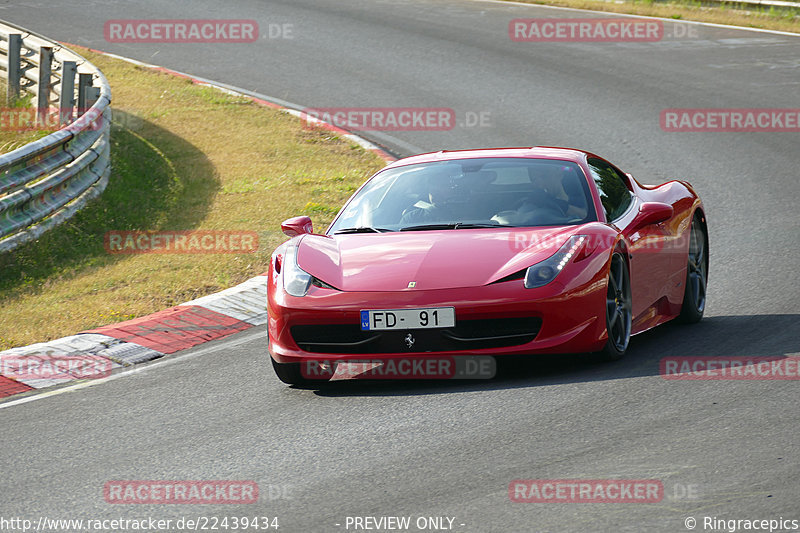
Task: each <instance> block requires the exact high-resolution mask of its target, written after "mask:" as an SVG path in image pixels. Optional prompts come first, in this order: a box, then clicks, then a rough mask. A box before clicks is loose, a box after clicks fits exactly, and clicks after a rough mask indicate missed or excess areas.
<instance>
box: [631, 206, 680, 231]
mask: <svg viewBox="0 0 800 533" xmlns="http://www.w3.org/2000/svg"><path fill="white" fill-rule="evenodd" d="M672 213H673V209H672V206H671V205H669V204H665V203H662V202H645V203H643V204H642V205H640V206H639V213H638V214H637V215H636V218H635V219H634V226H635V229H639V228H643V227H645V226H649V225H650V224H658V223H659V222H664V221H665V220H669V218H670V217H671V216H672Z"/></svg>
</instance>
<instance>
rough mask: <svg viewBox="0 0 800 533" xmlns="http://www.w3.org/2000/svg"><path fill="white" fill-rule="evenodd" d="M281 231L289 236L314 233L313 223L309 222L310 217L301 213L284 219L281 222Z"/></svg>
mask: <svg viewBox="0 0 800 533" xmlns="http://www.w3.org/2000/svg"><path fill="white" fill-rule="evenodd" d="M281 231H283V233H284V234H285V235H288V236H289V237H297V236H298V235H305V234H308V233H314V224H312V223H311V218H310V217H307V216H305V215H303V216H301V217H294V218H290V219H288V220H284V221H283V222H282V223H281Z"/></svg>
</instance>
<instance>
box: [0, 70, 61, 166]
mask: <svg viewBox="0 0 800 533" xmlns="http://www.w3.org/2000/svg"><path fill="white" fill-rule="evenodd" d="M7 90H8V85H7V84H6V80H4V79H2V78H0V102H2V104H5V102H6V91H7ZM32 100H33V96H31V95H28V96H26V97H24V98H20V99H19V100H17V101H16V102H10V105H3V106H2V111H1V112H0V154H7V153H8V152H11V151H14V150H16V149H17V148H21V147H22V146H25V145H26V144H28V143H29V142H33V141H35V140H37V139H41V138H42V137H45V136H46V135H48V134H50V133H52V132H51V131H45V130H37V129H34V128H32V127H30V128H29V127H24V128H21V127H20V126H19V117H20V112H21V111H23V110H26V109H27V110H30V112H31V116H32V113H33V112H34V111H33V106H32V105H31V101H32Z"/></svg>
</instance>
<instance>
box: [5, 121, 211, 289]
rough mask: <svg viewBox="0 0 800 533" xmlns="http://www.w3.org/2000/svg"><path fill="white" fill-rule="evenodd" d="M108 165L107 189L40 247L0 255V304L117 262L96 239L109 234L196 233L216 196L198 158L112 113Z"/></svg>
mask: <svg viewBox="0 0 800 533" xmlns="http://www.w3.org/2000/svg"><path fill="white" fill-rule="evenodd" d="M111 165H112V171H111V177H110V180H109V183H108V187H107V188H106V190H105V192H103V194H102V195H101V196H100V197H99V198H98V199H96V200H94V201H93V202H91V203H90V204H89V205H88V206H86V207H85V208H84V209H83V210H81V211H80V212H78V213H77V214H76V215H75V216H74V217H73V218H71V219H70V220H68V221H67V222H65V223H64V224H62V225H60V226H57V227H56V228H54V229H53V230H51V231H49V232H47V233H46V234H45V235H44V236H42V237H41V238H40V239H39V240H37V241H34V242H30V243H27V244H24V245H22V246H20V247H19V248H17V249H15V250H13V251H11V252H8V253H5V254H0V300H2V298H5V297H9V296H11V295H13V294H15V293H18V292H20V291H22V290H34V291H38V290H41V289H43V288H44V287H45V285H46V282H47V281H48V280H51V279H55V278H62V279H69V278H70V277H73V276H75V275H77V274H80V273H81V272H84V271H87V270H88V269H92V268H98V267H102V266H105V265H109V264H112V263H114V262H116V261H119V260H120V259H123V258H124V257H125V256H122V255H110V254H108V253H106V250H105V248H104V246H103V237H104V235H105V234H106V232H108V231H111V230H162V229H169V230H186V229H192V228H194V227H196V226H197V224H199V223H200V221H202V220H203V218H204V217H205V216H206V214H207V212H208V209H209V206H210V204H211V201H212V200H213V198H214V195H215V193H216V191H217V189H218V188H219V180H218V179H217V177H216V173H215V169H214V166H213V165H212V164H211V162H210V161H209V160H208V159H207V158H206V156H205V154H204V153H203V152H201V151H200V150H198V149H197V148H196V147H195V146H193V145H192V144H190V143H188V142H186V141H185V140H183V139H182V138H180V137H178V136H176V135H173V134H172V133H170V132H169V131H167V130H164V129H162V128H160V127H158V126H156V125H154V124H152V123H150V122H147V121H144V120H142V119H139V118H137V117H134V116H132V115H129V114H127V113H124V112H122V111H117V110H115V111H114V119H113V123H112V129H111Z"/></svg>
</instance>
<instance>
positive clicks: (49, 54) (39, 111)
mask: <svg viewBox="0 0 800 533" xmlns="http://www.w3.org/2000/svg"><path fill="white" fill-rule="evenodd" d="M52 69H53V48H52V47H50V46H42V47H41V49H40V51H39V85H38V87H37V92H36V118H37V121H38V122H39V123H40V124H45V123H46V122H47V114H48V111H49V110H50V77H51V75H52Z"/></svg>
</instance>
